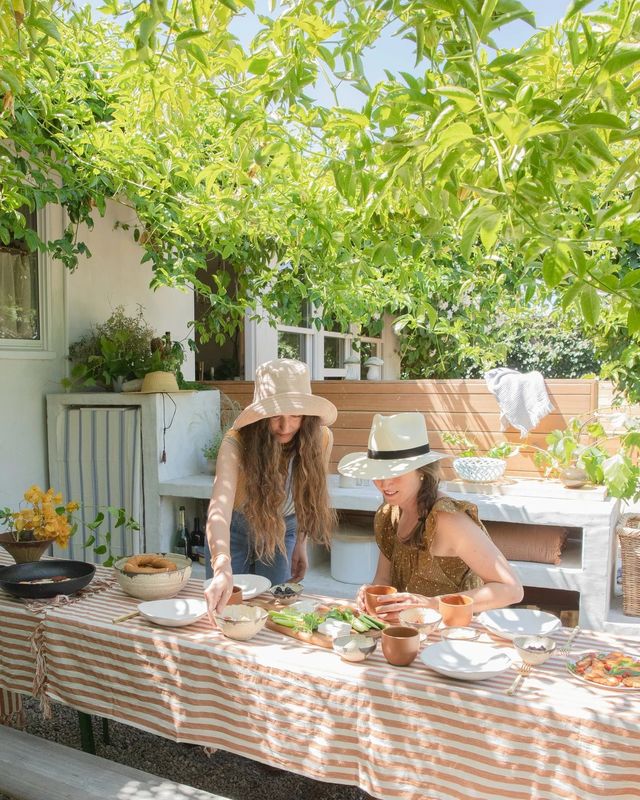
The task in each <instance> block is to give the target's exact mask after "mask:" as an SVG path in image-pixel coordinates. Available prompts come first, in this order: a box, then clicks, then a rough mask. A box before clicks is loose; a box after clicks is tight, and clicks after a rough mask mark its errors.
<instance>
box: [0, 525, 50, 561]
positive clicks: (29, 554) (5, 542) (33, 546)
mask: <svg viewBox="0 0 640 800" xmlns="http://www.w3.org/2000/svg"><path fill="white" fill-rule="evenodd" d="M21 536H23V537H24V536H29V534H25V533H22V534H21ZM0 546H2V547H4V549H5V550H6V551H7V553H9V555H10V556H11V557H12V558H13V560H14V561H15V562H16V564H24V563H26V562H28V561H39V560H40V558H42V556H43V555H44V554H45V552H46V551H47V550H48V549H49V547H51V542H47V541H44V542H43V541H40V540H39V539H34V538H33V534H31V535H30V538H25V539H22V540H21V541H19V542H16V541H15V539H14V538H13V534H12V533H10V532H5V533H0Z"/></svg>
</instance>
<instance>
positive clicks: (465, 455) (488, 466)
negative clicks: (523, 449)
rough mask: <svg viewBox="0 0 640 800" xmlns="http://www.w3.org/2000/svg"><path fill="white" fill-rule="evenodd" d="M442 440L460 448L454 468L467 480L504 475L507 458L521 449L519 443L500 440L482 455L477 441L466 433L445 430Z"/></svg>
mask: <svg viewBox="0 0 640 800" xmlns="http://www.w3.org/2000/svg"><path fill="white" fill-rule="evenodd" d="M442 440H443V441H444V442H446V444H448V445H451V446H452V447H456V448H458V449H459V450H460V452H459V454H458V457H457V458H454V460H453V469H454V470H455V472H456V474H457V475H458V477H459V478H461V479H462V480H465V481H478V482H491V481H496V480H498V479H499V478H501V477H502V476H503V475H504V471H505V469H506V466H507V465H506V461H505V459H507V458H509V457H510V456H514V455H516V453H518V452H519V451H520V447H519V445H514V444H511V442H506V441H505V442H498V443H496V444H494V445H493V446H492V447H491V448H490V449H489V450H487V452H486V453H484V454H482V455H480V450H479V447H478V445H477V443H476V442H475V441H474V440H472V439H470V438H469V436H468V435H467V434H464V433H451V432H448V431H445V432H444V433H443V434H442Z"/></svg>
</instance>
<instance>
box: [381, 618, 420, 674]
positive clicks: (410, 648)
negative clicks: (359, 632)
mask: <svg viewBox="0 0 640 800" xmlns="http://www.w3.org/2000/svg"><path fill="white" fill-rule="evenodd" d="M419 649H420V631H419V630H418V629H417V628H404V627H401V626H400V625H395V626H392V627H390V628H385V629H384V630H383V631H382V652H383V654H384V657H385V658H386V659H387V661H388V662H389V664H392V665H393V666H394V667H408V666H409V664H411V662H412V661H413V660H414V658H415V657H416V656H417V655H418V650H419Z"/></svg>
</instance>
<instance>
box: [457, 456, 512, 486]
mask: <svg viewBox="0 0 640 800" xmlns="http://www.w3.org/2000/svg"><path fill="white" fill-rule="evenodd" d="M453 468H454V470H455V472H456V475H457V476H458V477H459V478H461V479H462V480H463V481H474V482H476V483H490V482H491V481H497V480H499V479H500V478H501V477H502V476H503V475H504V471H505V469H506V468H507V462H506V461H504V459H502V458H476V457H475V456H465V457H464V458H454V460H453Z"/></svg>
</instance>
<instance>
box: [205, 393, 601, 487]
mask: <svg viewBox="0 0 640 800" xmlns="http://www.w3.org/2000/svg"><path fill="white" fill-rule="evenodd" d="M212 385H213V387H214V388H216V389H220V391H222V392H224V393H225V394H226V395H228V396H229V397H231V398H232V399H233V400H236V401H237V402H238V403H240V405H241V406H242V407H243V408H244V407H245V406H246V405H248V404H249V403H250V402H251V399H252V397H253V382H252V381H216V382H214V383H213V384H212ZM546 386H547V391H548V392H549V397H550V398H551V401H552V403H553V405H554V406H555V410H554V411H553V412H552V413H551V414H549V415H548V416H546V417H545V418H544V419H543V420H542V422H541V423H540V424H539V425H538V427H537V428H534V430H533V431H532V432H531V433H530V434H529V436H528V437H527V438H526V439H525V440H524V441H525V442H528V443H530V444H534V445H537V446H538V447H542V448H544V447H546V442H545V436H546V435H547V433H549V432H550V431H552V430H554V429H556V428H564V427H566V425H567V423H568V421H569V419H570V418H571V417H575V416H579V415H581V414H586V413H588V412H589V411H594V410H595V409H596V408H597V407H598V381H596V380H581V379H575V380H573V379H567V380H560V379H549V380H547V381H546ZM312 389H313V392H314V394H318V395H321V396H322V397H326V398H327V399H328V400H331V402H332V403H335V405H336V406H337V408H338V419H337V420H336V422H335V423H334V425H333V428H332V430H333V435H334V446H333V452H332V455H331V471H332V472H336V465H337V463H338V461H339V460H340V459H341V458H342V456H343V455H345V453H351V452H353V451H355V450H366V448H367V438H368V435H369V428H370V426H371V420H372V418H373V415H374V414H377V413H379V414H395V413H398V412H400V411H421V412H422V413H423V414H424V415H425V417H426V420H427V426H428V428H429V442H430V444H431V447H432V448H433V449H434V450H442V451H444V452H447V453H451V454H452V455H456V451H455V450H453V449H452V448H450V447H449V446H448V445H445V444H444V443H443V441H442V438H441V436H440V433H441V431H455V432H463V433H464V432H466V433H469V434H471V436H472V438H473V439H475V440H476V441H477V442H478V445H479V447H480V448H482V449H484V450H486V449H488V448H489V447H491V445H492V444H493V443H495V442H500V441H503V440H504V439H507V440H508V441H511V442H515V443H520V442H521V440H520V434H519V433H518V431H516V430H515V429H514V428H510V429H509V430H507V431H504V432H503V431H501V430H500V413H499V410H498V403H497V401H496V399H495V397H494V396H493V395H492V394H491V392H490V391H489V390H488V389H487V386H486V384H485V382H484V380H450V381H445V380H438V381H435V380H424V381H344V380H339V381H313V382H312ZM445 464H446V462H445ZM445 474H446V476H447V477H451V475H452V473H451V472H450V470H449V469H448V468H445ZM507 474H509V475H512V476H513V477H523V476H535V475H538V474H539V473H538V470H537V469H536V466H535V464H534V463H533V461H532V455H531V453H530V452H528V453H521V454H519V455H517V456H514V457H512V458H510V459H509V460H508V461H507Z"/></svg>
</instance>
